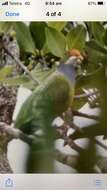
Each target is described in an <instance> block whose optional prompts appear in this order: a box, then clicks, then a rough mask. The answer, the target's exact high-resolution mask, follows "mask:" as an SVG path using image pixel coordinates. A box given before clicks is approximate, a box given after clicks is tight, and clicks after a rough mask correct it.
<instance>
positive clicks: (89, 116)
mask: <svg viewBox="0 0 107 190" xmlns="http://www.w3.org/2000/svg"><path fill="white" fill-rule="evenodd" d="M72 112H73V116H78V117H84V118H87V119H93V120H97V121H99V116H95V115H89V114H86V113H82V112H79V111H76V110H73V111H72Z"/></svg>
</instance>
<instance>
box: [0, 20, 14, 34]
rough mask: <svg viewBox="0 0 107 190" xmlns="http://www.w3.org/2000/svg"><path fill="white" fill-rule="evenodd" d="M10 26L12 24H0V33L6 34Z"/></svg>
mask: <svg viewBox="0 0 107 190" xmlns="http://www.w3.org/2000/svg"><path fill="white" fill-rule="evenodd" d="M11 26H12V22H0V32H7V31H8V30H9V29H10V28H11Z"/></svg>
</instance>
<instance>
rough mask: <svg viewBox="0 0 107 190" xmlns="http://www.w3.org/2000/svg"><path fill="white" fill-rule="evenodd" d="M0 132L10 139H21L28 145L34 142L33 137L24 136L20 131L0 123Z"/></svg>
mask: <svg viewBox="0 0 107 190" xmlns="http://www.w3.org/2000/svg"><path fill="white" fill-rule="evenodd" d="M0 132H1V133H6V134H7V135H8V136H9V137H10V138H11V139H21V140H23V141H24V142H26V143H28V144H32V141H33V140H34V137H33V136H29V135H26V134H24V133H23V132H22V131H21V130H19V129H16V128H14V127H12V126H11V125H7V124H6V123H3V122H0Z"/></svg>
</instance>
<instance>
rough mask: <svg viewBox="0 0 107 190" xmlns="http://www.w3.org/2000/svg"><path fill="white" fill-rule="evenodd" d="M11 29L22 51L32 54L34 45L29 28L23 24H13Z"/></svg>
mask: <svg viewBox="0 0 107 190" xmlns="http://www.w3.org/2000/svg"><path fill="white" fill-rule="evenodd" d="M13 27H14V29H15V31H16V35H17V40H18V42H19V45H20V48H21V49H22V51H24V52H29V53H34V52H35V45H34V42H33V39H32V36H31V34H30V31H29V27H28V26H27V25H26V24H25V23H23V22H14V24H13Z"/></svg>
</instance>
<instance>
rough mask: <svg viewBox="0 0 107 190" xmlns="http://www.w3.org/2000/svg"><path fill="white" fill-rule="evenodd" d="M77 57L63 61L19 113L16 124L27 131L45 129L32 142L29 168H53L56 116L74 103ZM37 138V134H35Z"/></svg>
mask: <svg viewBox="0 0 107 190" xmlns="http://www.w3.org/2000/svg"><path fill="white" fill-rule="evenodd" d="M75 64H77V58H76V57H70V58H69V59H68V61H67V62H66V63H62V64H60V66H59V68H58V69H57V70H56V71H54V72H53V73H52V74H51V76H49V77H48V78H47V79H46V80H45V81H44V82H42V84H40V85H39V86H38V87H37V88H36V90H35V91H34V92H33V93H32V95H31V96H30V97H29V98H28V99H27V100H26V101H25V103H24V104H23V105H22V108H21V110H20V112H19V114H18V117H17V119H16V122H15V127H16V128H19V129H20V130H22V131H23V132H24V133H25V134H33V135H34V134H36V132H37V131H38V130H41V131H42V132H43V137H39V138H38V142H36V140H35V143H32V146H31V148H30V153H29V157H28V162H27V167H28V168H27V172H33V173H34V172H41V173H44V172H45V173H47V172H48V173H49V172H53V163H54V161H53V160H54V144H53V142H54V128H53V127H52V122H53V120H54V119H55V118H56V117H58V116H60V115H61V114H62V113H63V112H65V111H66V110H67V109H68V108H69V107H71V106H72V101H73V97H74V87H75V75H76V73H75V68H74V65H75ZM35 139H36V136H35Z"/></svg>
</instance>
